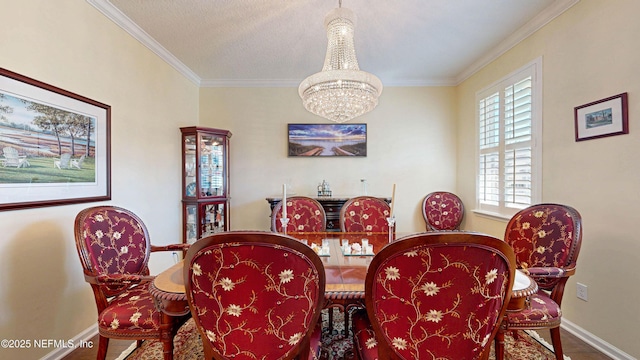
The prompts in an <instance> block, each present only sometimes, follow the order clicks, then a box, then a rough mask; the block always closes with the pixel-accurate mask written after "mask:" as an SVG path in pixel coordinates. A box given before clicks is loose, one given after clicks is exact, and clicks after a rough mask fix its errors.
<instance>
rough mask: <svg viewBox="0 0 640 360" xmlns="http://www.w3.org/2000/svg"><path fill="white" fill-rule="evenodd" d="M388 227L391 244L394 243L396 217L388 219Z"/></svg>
mask: <svg viewBox="0 0 640 360" xmlns="http://www.w3.org/2000/svg"><path fill="white" fill-rule="evenodd" d="M387 225H389V243H391V242H393V235H394V231H393V228H394V227H395V225H396V217H395V216H390V217H388V218H387Z"/></svg>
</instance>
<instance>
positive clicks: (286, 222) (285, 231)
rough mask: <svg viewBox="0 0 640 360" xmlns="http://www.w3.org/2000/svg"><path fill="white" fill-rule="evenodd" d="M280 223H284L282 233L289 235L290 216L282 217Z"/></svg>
mask: <svg viewBox="0 0 640 360" xmlns="http://www.w3.org/2000/svg"><path fill="white" fill-rule="evenodd" d="M280 224H282V233H283V234H285V235H287V224H289V218H286V217H281V218H280Z"/></svg>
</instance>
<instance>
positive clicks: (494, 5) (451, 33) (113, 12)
mask: <svg viewBox="0 0 640 360" xmlns="http://www.w3.org/2000/svg"><path fill="white" fill-rule="evenodd" d="M578 1H579V0H386V1H383V0H344V1H342V6H343V7H346V8H349V9H351V10H353V12H354V13H355V14H356V16H357V23H356V25H355V40H354V41H355V46H356V55H357V57H358V62H359V65H360V69H361V70H364V71H367V72H370V73H373V74H375V75H376V76H378V77H379V78H380V79H381V80H382V82H383V84H384V85H385V86H430V85H455V84H458V83H460V82H461V81H463V80H464V79H465V78H467V77H468V76H470V75H471V74H473V73H474V72H475V71H477V70H478V69H479V68H481V67H482V66H484V65H486V64H487V63H488V62H490V61H491V60H493V59H494V58H495V57H497V56H499V55H500V54H501V53H503V52H505V51H507V50H508V49H509V48H511V47H512V46H513V45H515V44H517V43H518V42H519V41H521V40H522V39H524V38H526V37H527V36H529V35H530V34H531V33H533V32H534V31H536V30H537V29H539V28H540V27H542V26H544V25H545V24H546V23H547V22H549V21H550V20H552V19H553V18H555V17H556V16H558V15H559V14H561V13H562V12H564V11H565V10H567V9H568V8H569V7H571V6H572V5H574V4H575V3H576V2H578ZM87 2H89V3H90V4H91V5H93V6H94V7H96V8H97V9H98V10H100V11H101V12H102V13H103V14H104V15H106V16H107V17H109V18H110V19H112V20H113V21H114V22H115V23H116V24H118V25H119V26H120V27H122V28H123V29H125V30H126V31H127V32H129V33H130V34H131V35H132V36H134V37H135V38H137V39H138V40H139V41H141V42H142V43H143V44H144V45H146V46H147V47H149V48H150V49H151V50H152V51H154V52H155V53H156V54H158V55H159V56H160V57H161V58H163V59H165V61H167V62H168V63H169V64H171V65H172V66H173V67H175V68H176V69H178V70H179V71H180V72H181V73H183V74H184V75H185V76H187V77H188V78H189V79H191V80H192V81H194V82H195V83H196V84H198V85H199V86H203V87H215V86H248V87H252V86H254V87H262V86H294V87H297V86H298V84H299V83H300V81H302V80H303V79H304V78H306V77H307V76H309V75H311V74H313V73H316V72H318V71H320V70H321V69H322V65H323V63H324V56H325V52H326V48H327V37H326V30H325V27H324V17H325V15H326V14H327V13H328V12H329V11H330V10H332V9H333V8H335V7H337V6H338V1H337V0H87Z"/></svg>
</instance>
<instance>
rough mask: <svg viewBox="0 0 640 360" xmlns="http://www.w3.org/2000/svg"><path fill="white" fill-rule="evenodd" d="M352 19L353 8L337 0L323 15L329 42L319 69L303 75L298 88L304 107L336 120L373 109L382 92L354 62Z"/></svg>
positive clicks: (373, 80) (373, 78) (355, 61)
mask: <svg viewBox="0 0 640 360" xmlns="http://www.w3.org/2000/svg"><path fill="white" fill-rule="evenodd" d="M355 22H356V17H355V15H354V13H353V11H351V10H349V9H347V8H343V7H342V0H340V2H339V7H338V8H335V9H333V10H332V11H331V12H329V13H328V14H327V16H326V17H325V19H324V24H325V26H326V28H327V38H328V39H329V44H328V45H327V55H326V57H325V59H324V66H323V68H322V71H321V72H319V73H315V74H313V75H311V76H309V77H308V78H306V79H304V80H303V81H302V83H300V87H299V88H298V94H300V97H301V98H302V103H303V105H304V107H305V109H307V110H308V111H309V112H312V113H314V114H316V115H319V116H322V117H324V118H327V119H329V120H331V121H335V122H338V123H341V122H345V121H349V120H351V119H353V118H355V117H358V116H360V115H362V114H365V113H367V112H369V111H371V110H373V109H374V108H375V107H376V106H377V105H378V96H380V94H381V93H382V82H381V81H380V79H378V78H377V77H376V76H375V75H373V74H370V73H368V72H364V71H361V70H360V67H359V66H358V59H357V58H356V50H355V47H354V46H353V32H354V31H353V29H354V25H355Z"/></svg>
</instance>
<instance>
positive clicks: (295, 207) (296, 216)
mask: <svg viewBox="0 0 640 360" xmlns="http://www.w3.org/2000/svg"><path fill="white" fill-rule="evenodd" d="M287 217H288V218H289V223H288V224H287V231H288V232H323V231H325V228H326V226H327V215H326V214H325V212H324V208H323V207H322V205H320V203H319V202H318V201H317V200H316V199H312V198H310V197H306V196H292V197H289V198H287ZM281 218H282V201H281V202H279V203H277V204H276V206H274V207H273V211H272V213H271V231H275V232H279V233H281V232H283V231H282V223H281V222H280V219H281Z"/></svg>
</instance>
